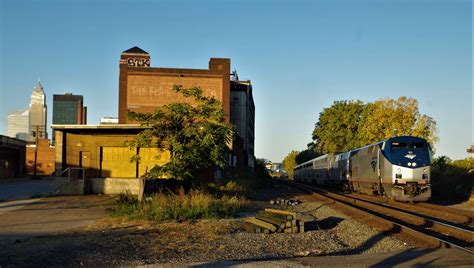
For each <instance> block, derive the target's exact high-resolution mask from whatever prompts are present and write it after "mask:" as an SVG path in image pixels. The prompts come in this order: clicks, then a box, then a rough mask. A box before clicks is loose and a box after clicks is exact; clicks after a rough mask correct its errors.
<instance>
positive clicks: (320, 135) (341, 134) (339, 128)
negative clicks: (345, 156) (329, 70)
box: [313, 100, 365, 154]
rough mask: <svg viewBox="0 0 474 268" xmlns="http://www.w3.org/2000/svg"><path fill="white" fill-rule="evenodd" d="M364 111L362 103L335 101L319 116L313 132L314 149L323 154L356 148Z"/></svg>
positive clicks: (357, 101)
mask: <svg viewBox="0 0 474 268" xmlns="http://www.w3.org/2000/svg"><path fill="white" fill-rule="evenodd" d="M364 109H365V105H364V103H363V102H362V101H359V100H356V101H335V102H334V103H333V104H332V106H331V107H329V108H324V110H323V111H322V112H321V113H320V114H319V119H318V122H317V123H316V125H315V128H314V131H313V141H314V143H315V147H316V148H315V149H316V150H317V151H319V152H321V153H323V154H326V153H335V152H345V151H348V150H351V149H353V148H356V147H358V145H359V137H358V133H357V132H358V128H359V121H360V118H361V115H362V113H363V111H364Z"/></svg>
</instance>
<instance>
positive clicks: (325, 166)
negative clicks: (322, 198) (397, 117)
mask: <svg viewBox="0 0 474 268" xmlns="http://www.w3.org/2000/svg"><path fill="white" fill-rule="evenodd" d="M294 179H295V180H296V181H301V182H308V183H314V184H320V185H330V186H338V187H341V188H345V189H348V190H350V191H353V192H358V193H364V194H370V195H374V194H375V195H385V196H387V197H389V198H391V199H394V200H398V201H427V200H428V199H430V197H431V187H430V146H429V143H428V142H427V141H426V140H425V139H422V138H418V137H412V136H400V137H394V138H390V139H387V140H383V141H380V142H377V143H374V144H370V145H367V146H364V147H361V148H358V149H355V150H352V151H349V152H345V153H340V154H326V155H323V156H320V157H317V158H315V159H312V160H310V161H308V162H305V163H303V164H301V165H298V166H296V167H295V169H294Z"/></svg>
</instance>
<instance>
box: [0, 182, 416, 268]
mask: <svg viewBox="0 0 474 268" xmlns="http://www.w3.org/2000/svg"><path fill="white" fill-rule="evenodd" d="M287 190H288V189H286V188H285V187H277V188H272V189H268V190H266V191H261V192H260V193H259V194H258V195H257V196H255V197H254V198H253V199H255V201H251V202H250V203H249V205H248V206H249V207H248V209H247V211H246V212H245V213H243V214H242V217H241V218H238V219H225V220H200V221H196V222H183V223H177V222H169V223H152V222H143V221H141V222H138V221H134V222H131V221H128V220H123V219H120V220H118V219H114V218H106V219H104V220H102V221H100V222H99V223H98V224H95V225H93V226H89V227H87V228H81V229H76V230H74V231H69V232H66V233H62V234H58V235H55V236H46V237H37V238H30V239H25V240H17V241H15V242H14V243H12V242H5V241H4V242H1V241H0V267H8V266H36V267H38V266H64V265H69V266H79V265H86V266H97V265H139V264H152V263H199V262H218V261H222V260H272V259H284V258H291V257H301V256H321V255H323V256H324V255H343V254H363V253H374V252H388V251H395V250H403V249H407V248H409V245H406V244H405V243H404V242H402V241H399V240H397V239H395V238H392V237H389V236H385V235H384V234H382V233H380V232H378V231H376V230H374V229H373V228H371V227H369V226H367V225H365V224H362V223H360V222H358V221H356V220H354V219H351V218H350V217H348V216H346V215H344V214H342V213H340V212H338V211H335V210H333V209H332V208H330V207H328V206H326V205H322V204H321V203H317V202H303V203H302V204H300V205H297V206H280V205H270V204H269V202H268V200H270V199H272V198H275V197H282V196H285V195H284V194H283V193H285V192H287ZM293 194H296V193H293ZM263 208H279V209H288V210H293V211H296V212H297V213H298V215H299V216H300V217H301V218H303V219H304V220H306V224H305V229H306V232H305V233H301V234H251V233H246V232H244V231H241V230H240V225H241V223H242V222H243V221H244V220H245V219H246V217H249V216H252V215H255V213H256V211H258V210H260V209H263Z"/></svg>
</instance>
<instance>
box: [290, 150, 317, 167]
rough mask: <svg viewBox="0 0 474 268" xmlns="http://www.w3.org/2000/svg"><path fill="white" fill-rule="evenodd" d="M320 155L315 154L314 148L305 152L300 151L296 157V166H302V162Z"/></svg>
mask: <svg viewBox="0 0 474 268" xmlns="http://www.w3.org/2000/svg"><path fill="white" fill-rule="evenodd" d="M320 155H321V154H320V153H318V152H316V151H315V149H314V148H308V149H306V150H303V151H301V152H300V153H299V154H298V155H297V156H296V164H297V165H300V164H303V163H304V162H306V161H309V160H311V159H314V158H316V157H318V156H320Z"/></svg>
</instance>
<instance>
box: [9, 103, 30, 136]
mask: <svg viewBox="0 0 474 268" xmlns="http://www.w3.org/2000/svg"><path fill="white" fill-rule="evenodd" d="M29 124H30V121H29V111H28V110H26V111H16V112H11V113H9V114H8V136H9V137H11V138H16V139H20V140H24V141H29V139H30V128H29Z"/></svg>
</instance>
